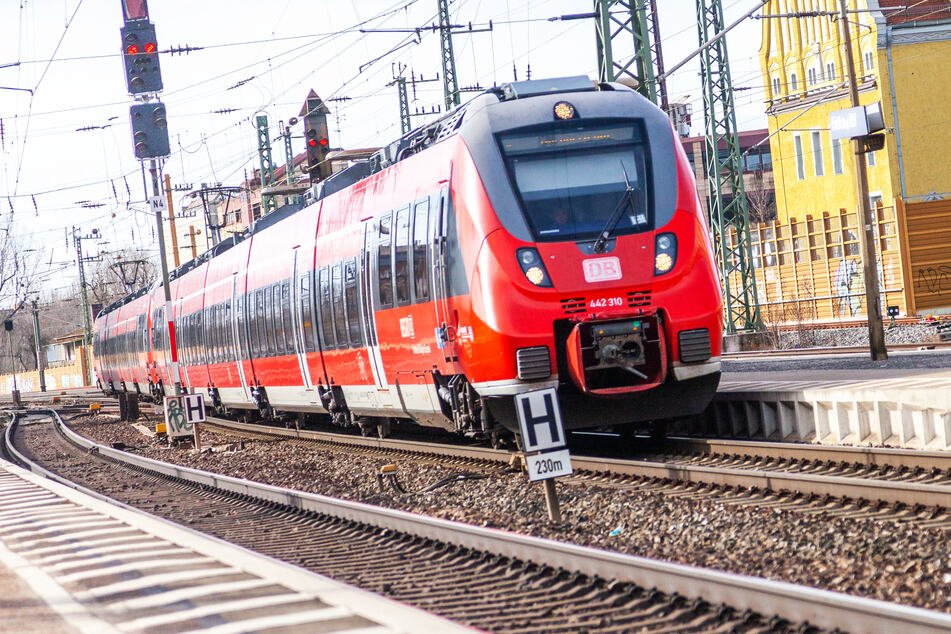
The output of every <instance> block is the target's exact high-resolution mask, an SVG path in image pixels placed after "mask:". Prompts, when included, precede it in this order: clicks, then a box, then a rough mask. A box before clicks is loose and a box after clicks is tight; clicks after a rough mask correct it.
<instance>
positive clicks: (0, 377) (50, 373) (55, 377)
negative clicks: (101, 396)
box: [0, 363, 84, 394]
mask: <svg viewBox="0 0 951 634" xmlns="http://www.w3.org/2000/svg"><path fill="white" fill-rule="evenodd" d="M44 376H45V378H46V391H47V392H52V391H54V390H61V389H64V388H70V387H83V385H84V381H83V367H82V364H81V363H76V364H74V365H67V366H61V367H58V368H49V369H47V370H46V371H45V372H44ZM16 383H17V389H19V390H20V392H39V391H40V375H39V372H37V371H36V370H33V371H31V372H19V373H17V375H16ZM11 392H13V375H12V374H0V394H10V393H11Z"/></svg>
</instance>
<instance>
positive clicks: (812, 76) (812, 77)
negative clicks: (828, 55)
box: [807, 68, 819, 86]
mask: <svg viewBox="0 0 951 634" xmlns="http://www.w3.org/2000/svg"><path fill="white" fill-rule="evenodd" d="M807 77H808V82H809V85H810V86H815V85H816V84H817V83H819V74H818V73H817V72H816V69H815V68H810V69H809V71H808V73H807Z"/></svg>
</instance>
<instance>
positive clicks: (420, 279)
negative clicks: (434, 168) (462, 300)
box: [413, 198, 429, 302]
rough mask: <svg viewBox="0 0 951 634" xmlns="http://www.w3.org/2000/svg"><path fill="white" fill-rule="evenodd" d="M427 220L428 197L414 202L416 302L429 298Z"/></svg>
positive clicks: (414, 279)
mask: <svg viewBox="0 0 951 634" xmlns="http://www.w3.org/2000/svg"><path fill="white" fill-rule="evenodd" d="M428 220H429V199H428V198H427V199H426V200H423V201H420V202H418V203H416V209H415V217H414V218H413V287H414V288H413V290H414V292H415V298H416V301H417V302H425V301H428V300H429V266H428V262H427V253H428V252H429V245H428V244H427V242H428V241H427V239H426V236H428V235H429V234H428V233H427V222H428Z"/></svg>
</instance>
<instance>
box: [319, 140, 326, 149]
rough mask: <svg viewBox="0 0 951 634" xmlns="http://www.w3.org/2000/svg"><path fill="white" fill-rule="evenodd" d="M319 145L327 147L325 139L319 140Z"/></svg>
mask: <svg viewBox="0 0 951 634" xmlns="http://www.w3.org/2000/svg"><path fill="white" fill-rule="evenodd" d="M320 144H321V145H323V146H324V147H326V146H327V139H321V140H320Z"/></svg>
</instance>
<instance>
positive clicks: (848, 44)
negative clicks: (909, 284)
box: [839, 0, 888, 361]
mask: <svg viewBox="0 0 951 634" xmlns="http://www.w3.org/2000/svg"><path fill="white" fill-rule="evenodd" d="M839 28H840V29H842V40H843V43H844V45H845V68H846V70H847V71H848V73H849V99H850V100H851V102H852V107H853V108H857V107H858V106H859V85H858V79H857V78H856V76H855V59H854V58H853V57H852V33H851V31H850V30H849V19H848V7H847V6H846V0H839ZM863 143H864V142H863V140H862V139H855V140H853V142H852V146H853V149H854V150H855V181H856V187H857V189H858V196H859V203H858V212H859V218H860V219H861V220H860V222H861V225H862V226H861V230H860V231H859V236H860V238H861V242H862V269H863V271H864V273H865V312H866V313H867V314H868V346H869V352H870V353H871V357H872V359H873V360H875V361H882V360H885V359H887V358H888V351H887V350H886V349H885V329H884V327H883V325H882V307H881V299H880V298H879V294H878V262H877V261H876V256H875V232H874V223H875V222H876V221H875V220H874V219H873V218H872V210H871V205H870V204H869V199H868V173H867V172H866V160H865V152H864V148H863Z"/></svg>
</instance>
